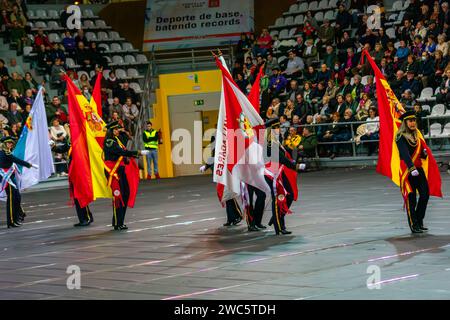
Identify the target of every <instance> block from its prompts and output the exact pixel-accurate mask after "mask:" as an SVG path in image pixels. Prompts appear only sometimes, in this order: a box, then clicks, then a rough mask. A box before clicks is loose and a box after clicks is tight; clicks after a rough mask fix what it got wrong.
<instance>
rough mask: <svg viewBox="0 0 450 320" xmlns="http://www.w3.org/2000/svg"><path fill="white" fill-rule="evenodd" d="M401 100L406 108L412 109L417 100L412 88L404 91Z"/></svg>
mask: <svg viewBox="0 0 450 320" xmlns="http://www.w3.org/2000/svg"><path fill="white" fill-rule="evenodd" d="M400 102H401V103H402V105H403V106H404V107H405V108H406V109H409V110H411V109H412V108H413V105H414V103H415V102H416V101H415V100H414V95H413V92H412V91H411V89H406V90H405V92H403V93H402V96H401V98H400Z"/></svg>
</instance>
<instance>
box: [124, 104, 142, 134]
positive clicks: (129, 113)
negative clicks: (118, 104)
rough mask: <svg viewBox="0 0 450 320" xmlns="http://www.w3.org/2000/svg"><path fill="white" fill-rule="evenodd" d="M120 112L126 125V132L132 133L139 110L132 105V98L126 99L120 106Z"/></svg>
mask: <svg viewBox="0 0 450 320" xmlns="http://www.w3.org/2000/svg"><path fill="white" fill-rule="evenodd" d="M122 111H123V117H124V120H125V122H126V123H127V124H128V128H127V131H129V132H130V133H133V132H134V129H135V126H136V124H137V121H138V117H139V109H138V108H137V106H136V105H135V104H134V103H133V100H132V98H130V97H129V98H126V100H125V104H124V105H123V106H122Z"/></svg>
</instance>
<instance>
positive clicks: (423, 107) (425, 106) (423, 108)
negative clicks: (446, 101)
mask: <svg viewBox="0 0 450 320" xmlns="http://www.w3.org/2000/svg"><path fill="white" fill-rule="evenodd" d="M422 110H423V111H428V112H430V113H431V107H430V106H429V105H427V104H425V105H423V106H422Z"/></svg>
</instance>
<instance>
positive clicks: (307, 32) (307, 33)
mask: <svg viewBox="0 0 450 320" xmlns="http://www.w3.org/2000/svg"><path fill="white" fill-rule="evenodd" d="M316 30H317V29H316V28H314V27H313V25H312V24H311V22H310V21H305V22H304V26H303V29H302V33H303V35H304V37H305V39H307V41H308V39H312V38H314V37H315V35H316Z"/></svg>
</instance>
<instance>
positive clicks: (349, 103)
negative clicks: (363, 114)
mask: <svg viewBox="0 0 450 320" xmlns="http://www.w3.org/2000/svg"><path fill="white" fill-rule="evenodd" d="M358 104H359V102H358V101H357V100H355V99H354V98H353V94H351V93H347V94H346V95H345V105H346V106H345V109H350V110H352V112H355V111H356V109H358Z"/></svg>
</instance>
